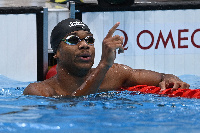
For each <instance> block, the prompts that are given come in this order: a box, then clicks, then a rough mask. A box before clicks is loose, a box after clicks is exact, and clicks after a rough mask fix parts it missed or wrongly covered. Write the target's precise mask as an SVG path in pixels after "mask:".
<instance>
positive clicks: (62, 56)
mask: <svg viewBox="0 0 200 133" xmlns="http://www.w3.org/2000/svg"><path fill="white" fill-rule="evenodd" d="M71 35H73V36H77V37H79V38H80V39H82V40H81V41H79V42H78V43H77V44H75V45H70V44H67V43H66V42H65V41H61V43H60V45H59V48H58V50H57V53H56V55H57V57H58V59H59V64H60V65H62V66H63V67H64V68H72V69H73V68H78V69H80V70H83V69H84V70H89V69H91V67H92V65H93V64H94V56H95V48H94V45H88V43H87V42H86V41H85V40H84V38H86V37H89V36H93V35H92V34H91V33H89V32H88V31H83V30H79V31H74V32H71V33H70V34H68V35H67V36H65V37H64V38H63V39H66V38H67V37H69V36H71Z"/></svg>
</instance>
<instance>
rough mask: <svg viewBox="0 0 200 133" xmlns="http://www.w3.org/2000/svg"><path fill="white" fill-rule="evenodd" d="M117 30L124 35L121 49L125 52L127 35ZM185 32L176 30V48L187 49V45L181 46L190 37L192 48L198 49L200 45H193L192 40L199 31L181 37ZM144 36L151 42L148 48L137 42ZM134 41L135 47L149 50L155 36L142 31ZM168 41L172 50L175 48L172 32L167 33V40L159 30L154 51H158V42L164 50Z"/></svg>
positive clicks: (186, 30)
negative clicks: (148, 37)
mask: <svg viewBox="0 0 200 133" xmlns="http://www.w3.org/2000/svg"><path fill="white" fill-rule="evenodd" d="M117 30H119V31H121V32H122V33H123V34H124V37H125V38H124V44H123V47H124V50H127V49H128V47H125V46H126V45H127V42H128V35H127V33H126V32H125V31H123V30H120V29H117ZM186 32H189V29H179V30H178V46H177V47H178V48H188V45H183V44H182V42H183V41H186V40H189V37H190V38H191V43H192V45H193V46H194V47H196V48H200V44H199V45H198V44H196V43H195V40H194V36H195V34H196V33H197V32H200V29H196V30H194V31H193V32H192V34H191V36H189V37H187V36H183V35H182V33H186ZM144 34H148V35H149V36H150V37H151V42H150V44H148V46H144V44H141V43H140V41H139V40H140V37H141V36H142V35H144ZM136 41H137V45H138V46H139V47H140V48H141V49H143V50H147V49H150V48H151V47H152V46H153V45H154V41H155V36H154V35H153V33H152V32H151V31H149V30H143V31H141V32H140V33H139V34H138V35H137V39H136ZM169 41H171V44H172V47H173V48H176V45H175V43H174V37H173V34H172V31H171V30H170V31H169V33H168V36H167V38H164V37H163V33H162V31H161V30H160V33H159V35H158V38H157V40H156V43H155V49H158V46H159V44H160V42H162V43H163V45H164V48H166V47H167V44H168V42H169Z"/></svg>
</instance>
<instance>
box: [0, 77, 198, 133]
mask: <svg viewBox="0 0 200 133" xmlns="http://www.w3.org/2000/svg"><path fill="white" fill-rule="evenodd" d="M180 78H181V79H182V80H183V81H187V82H188V83H190V85H191V88H192V89H195V88H200V77H198V76H194V75H183V76H180ZM0 83H1V85H0V132H17V133H18V132H20V133H23V132H29V133H32V132H33V133H35V132H46V133H48V132H52V133H54V132H59V133H62V132H65V133H66V132H67V133H80V132H81V133H102V132H105V133H108V132H114V133H121V132H123V133H124V132H127V133H129V132H130V133H146V132H147V133H155V132H159V133H188V132H190V133H198V132H199V131H200V99H187V98H177V97H161V96H159V95H153V94H145V95H144V94H139V93H134V92H128V91H123V92H117V91H110V92H107V93H101V94H97V95H90V96H84V97H79V98H45V97H41V96H24V95H22V93H23V90H24V88H25V87H26V86H27V85H28V84H29V82H19V81H14V80H11V79H8V78H6V77H4V76H2V75H0Z"/></svg>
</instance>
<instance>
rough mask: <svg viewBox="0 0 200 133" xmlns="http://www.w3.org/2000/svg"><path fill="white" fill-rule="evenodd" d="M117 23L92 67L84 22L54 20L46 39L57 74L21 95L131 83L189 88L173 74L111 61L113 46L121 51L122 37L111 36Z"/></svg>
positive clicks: (108, 88)
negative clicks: (97, 61)
mask: <svg viewBox="0 0 200 133" xmlns="http://www.w3.org/2000/svg"><path fill="white" fill-rule="evenodd" d="M119 24H120V23H119V22H117V23H116V24H115V25H114V26H113V27H112V28H111V29H110V30H109V32H108V34H107V35H106V37H105V38H104V40H103V42H102V56H101V60H100V62H99V64H98V66H97V67H96V68H92V65H93V64H94V57H95V45H96V44H95V39H94V38H93V34H92V33H91V32H90V29H89V28H88V26H87V25H86V24H84V23H83V22H81V21H79V20H77V19H72V18H68V19H65V20H63V21H61V22H60V23H58V24H57V25H56V26H55V27H54V29H53V30H52V33H51V41H50V42H51V46H52V49H53V51H54V54H55V55H54V58H56V59H57V74H56V75H55V76H54V77H52V78H50V79H47V80H44V81H41V82H37V83H31V84H29V85H28V86H27V87H26V88H25V90H24V92H23V93H24V95H39V96H45V97H53V96H83V95H88V94H92V93H93V94H94V93H96V92H102V91H111V90H119V89H120V88H121V87H131V86H135V85H149V86H159V87H161V90H165V89H167V88H173V90H176V89H178V88H189V86H190V85H189V84H187V83H185V82H183V81H181V80H180V79H179V78H178V77H177V76H174V75H173V74H164V73H158V72H154V71H150V70H143V69H132V68H130V67H128V66H126V65H122V64H115V63H114V60H115V58H116V50H118V53H119V54H120V53H123V52H124V48H123V46H122V43H123V39H124V38H123V37H122V36H119V35H115V36H113V33H114V32H115V30H116V28H117V27H118V26H119ZM97 45H99V44H97Z"/></svg>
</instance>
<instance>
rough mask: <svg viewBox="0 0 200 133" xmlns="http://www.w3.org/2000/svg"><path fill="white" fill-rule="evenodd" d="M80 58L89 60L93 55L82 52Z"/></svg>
mask: <svg viewBox="0 0 200 133" xmlns="http://www.w3.org/2000/svg"><path fill="white" fill-rule="evenodd" d="M78 57H79V59H80V60H83V61H89V60H91V55H90V54H82V55H80V56H78Z"/></svg>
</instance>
